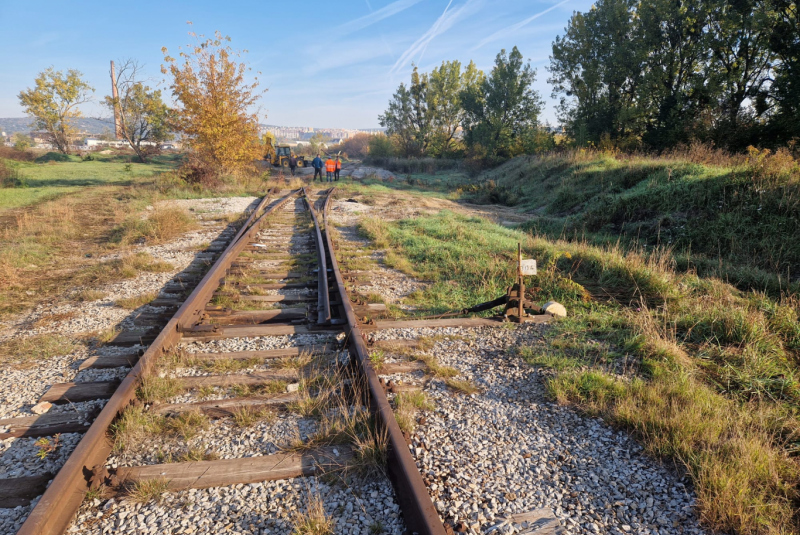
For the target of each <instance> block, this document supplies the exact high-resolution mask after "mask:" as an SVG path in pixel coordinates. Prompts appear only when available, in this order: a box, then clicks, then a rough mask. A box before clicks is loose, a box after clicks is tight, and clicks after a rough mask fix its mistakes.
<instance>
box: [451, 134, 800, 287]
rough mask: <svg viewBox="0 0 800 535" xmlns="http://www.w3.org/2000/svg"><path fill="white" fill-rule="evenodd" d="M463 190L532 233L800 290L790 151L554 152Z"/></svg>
mask: <svg viewBox="0 0 800 535" xmlns="http://www.w3.org/2000/svg"><path fill="white" fill-rule="evenodd" d="M465 189H466V190H467V191H468V192H469V193H468V195H469V196H471V197H472V198H474V199H476V200H481V201H484V202H487V201H488V202H495V203H503V204H509V205H514V206H519V207H520V208H522V209H525V210H527V211H529V212H532V213H534V214H535V217H533V218H532V219H531V220H530V221H529V222H528V223H526V224H525V225H524V228H525V229H526V230H529V231H531V232H533V233H538V234H544V235H547V236H549V237H551V238H558V237H566V238H571V239H579V240H580V239H587V240H590V241H591V242H592V243H595V244H613V243H615V242H619V243H621V244H622V245H624V246H625V248H628V247H629V246H631V247H633V248H638V247H641V248H643V249H645V250H646V251H652V250H654V249H657V248H659V247H666V248H669V249H670V250H671V251H672V253H673V260H671V261H672V262H674V267H675V268H676V269H679V270H681V271H695V272H697V273H698V274H700V275H702V276H716V277H720V278H723V279H726V280H730V281H731V282H733V283H734V284H735V285H737V286H738V287H740V288H752V289H757V290H766V291H768V292H769V293H770V294H771V295H774V296H778V295H780V293H781V292H782V291H783V292H786V291H789V292H797V291H798V289H800V285H798V283H797V274H798V273H800V242H798V240H797V239H795V238H796V236H798V235H800V219H798V217H797V214H798V210H800V164H798V162H797V160H795V159H794V158H792V156H791V154H789V153H788V152H787V151H785V150H783V151H779V152H777V153H775V154H771V153H770V152H769V151H759V150H756V149H752V150H751V151H750V152H749V153H748V154H747V155H742V156H729V155H725V154H724V153H721V152H719V151H713V150H710V149H708V148H707V147H702V146H695V147H693V148H692V149H690V150H687V151H682V152H675V153H672V154H669V155H665V156H662V157H659V158H654V157H647V156H623V155H620V154H616V153H613V152H596V151H573V152H568V153H558V154H555V153H554V154H550V155H544V156H537V157H523V158H517V159H515V160H512V161H510V162H508V163H507V164H505V165H503V166H501V167H499V168H498V169H496V170H494V171H490V172H488V173H486V174H485V175H483V177H482V180H481V181H480V182H479V184H477V185H474V186H466V187H465Z"/></svg>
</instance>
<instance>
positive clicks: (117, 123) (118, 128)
mask: <svg viewBox="0 0 800 535" xmlns="http://www.w3.org/2000/svg"><path fill="white" fill-rule="evenodd" d="M111 98H113V99H114V135H115V136H116V138H117V139H122V121H121V120H120V117H119V93H118V92H117V74H116V72H114V61H113V60H112V61H111Z"/></svg>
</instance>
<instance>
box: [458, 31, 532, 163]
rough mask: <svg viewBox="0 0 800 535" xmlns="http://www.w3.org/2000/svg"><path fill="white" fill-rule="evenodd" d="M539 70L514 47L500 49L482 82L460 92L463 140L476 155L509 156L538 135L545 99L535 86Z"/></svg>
mask: <svg viewBox="0 0 800 535" xmlns="http://www.w3.org/2000/svg"><path fill="white" fill-rule="evenodd" d="M535 79H536V72H535V71H534V70H533V69H532V68H531V66H530V63H524V62H523V58H522V54H521V53H520V51H519V49H517V47H516V46H515V47H514V48H513V49H512V50H511V53H510V54H506V51H505V50H501V51H500V53H499V54H498V55H497V57H496V58H495V64H494V68H493V69H492V72H491V73H490V74H489V76H488V77H486V78H484V80H483V81H482V82H481V83H480V84H476V85H475V86H474V87H469V88H467V89H465V90H464V91H463V92H462V93H461V101H462V106H463V108H464V119H463V122H462V126H463V128H464V141H465V143H466V145H467V147H468V148H469V149H470V150H472V151H473V152H474V153H475V154H480V155H482V156H485V157H489V158H510V157H513V156H516V155H517V154H520V153H521V152H522V151H523V147H524V146H525V142H526V139H528V138H530V137H531V136H534V135H535V134H536V129H537V127H538V120H539V114H540V113H541V110H542V99H541V97H540V96H539V94H538V93H537V92H536V91H535V90H534V89H533V87H532V86H533V82H534V81H535Z"/></svg>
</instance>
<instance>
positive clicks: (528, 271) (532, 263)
mask: <svg viewBox="0 0 800 535" xmlns="http://www.w3.org/2000/svg"><path fill="white" fill-rule="evenodd" d="M521 267H522V274H523V275H536V260H533V259H530V260H523V261H522V264H521Z"/></svg>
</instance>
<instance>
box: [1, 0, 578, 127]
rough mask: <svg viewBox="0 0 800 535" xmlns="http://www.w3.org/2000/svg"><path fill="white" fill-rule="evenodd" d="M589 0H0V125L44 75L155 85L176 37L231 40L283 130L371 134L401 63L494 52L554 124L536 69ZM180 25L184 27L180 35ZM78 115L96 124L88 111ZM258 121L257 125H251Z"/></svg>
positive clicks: (181, 40) (488, 58) (431, 63)
mask: <svg viewBox="0 0 800 535" xmlns="http://www.w3.org/2000/svg"><path fill="white" fill-rule="evenodd" d="M591 3H592V2H591V1H590V0H527V1H513V0H396V1H391V0H353V1H352V2H343V3H339V2H330V1H327V2H326V1H315V2H312V1H308V2H299V1H295V2H292V1H283V2H277V1H272V0H269V1H262V2H253V1H235V0H227V1H216V2H207V1H200V0H195V1H193V2H186V1H171V0H165V1H161V2H154V1H151V0H137V1H135V2H95V1H81V0H76V1H73V2H63V1H58V2H53V1H47V0H44V1H42V0H38V1H35V2H20V1H12V0H0V36H2V42H3V53H2V54H0V117H21V116H23V115H24V113H23V111H22V109H21V108H20V106H19V103H18V100H17V94H18V93H19V92H20V91H21V90H23V89H25V88H26V87H30V86H32V85H33V80H34V78H35V77H36V75H37V73H38V72H39V71H41V70H43V69H45V68H47V67H48V66H51V65H52V66H54V67H55V68H56V69H64V70H66V69H70V68H74V69H78V70H80V71H81V72H83V74H84V75H85V78H86V79H87V80H88V81H89V83H90V84H91V85H92V86H94V87H95V89H96V92H95V101H96V102H99V101H100V100H101V99H102V97H103V96H104V95H107V94H108V93H109V92H110V89H109V85H110V84H109V76H108V65H109V61H110V60H112V59H113V60H120V59H124V58H135V59H137V60H138V61H140V62H141V63H144V64H145V70H146V72H147V74H148V75H149V76H150V77H151V79H152V84H153V85H156V84H161V85H162V87H163V86H164V82H163V76H162V75H161V73H160V65H161V63H163V56H162V54H161V47H162V46H166V47H167V48H168V49H169V51H170V52H171V53H177V49H178V47H179V46H181V45H186V44H188V43H190V42H191V38H190V37H189V36H188V35H187V32H188V31H190V30H192V29H193V30H194V31H196V32H197V33H204V34H206V35H212V34H213V33H214V31H215V30H219V31H221V32H222V33H223V34H226V35H229V36H230V37H231V38H232V46H233V47H234V48H236V49H246V50H248V51H249V52H248V54H247V55H246V58H247V60H248V61H249V62H250V64H251V66H252V67H253V70H254V71H256V70H257V71H261V75H260V77H259V78H260V79H261V81H262V84H263V85H264V86H266V87H267V88H268V89H269V90H268V91H267V92H266V93H265V94H264V96H263V98H262V110H261V112H262V122H266V123H268V124H278V125H286V126H314V127H342V128H374V127H377V126H378V119H377V116H378V115H379V114H380V113H381V112H382V111H383V110H384V109H385V108H386V104H387V102H388V100H389V99H390V98H391V95H392V93H393V92H394V90H395V89H396V87H397V86H398V84H399V83H400V82H403V81H407V80H408V79H409V73H410V72H411V68H412V67H411V65H412V62H413V63H416V64H417V65H419V67H420V68H421V69H422V70H423V71H429V70H431V69H432V68H433V67H435V66H436V65H438V64H440V63H441V62H442V61H443V60H454V59H457V60H460V61H461V62H462V63H464V64H466V63H467V62H469V60H470V59H472V60H474V61H475V63H476V64H477V65H478V67H479V68H481V69H483V70H484V71H486V72H488V71H489V70H491V67H492V64H493V62H494V58H495V56H496V55H497V53H498V51H499V50H500V49H501V48H506V49H510V48H511V47H513V46H514V45H516V46H518V47H519V49H520V51H521V52H522V54H523V55H524V56H525V58H526V59H527V60H529V61H530V62H531V64H532V65H533V66H534V67H535V68H536V69H537V81H536V89H537V90H538V91H539V92H540V93H541V95H542V97H544V98H545V101H546V103H547V104H546V108H545V111H544V118H545V119H548V120H550V121H551V122H554V121H555V117H556V112H555V102H554V101H553V100H552V99H551V98H550V93H551V88H550V85H549V84H548V83H547V77H548V73H547V71H546V70H545V67H546V66H547V64H548V57H549V55H550V52H551V43H552V41H553V39H554V38H555V37H556V36H557V35H560V34H563V31H564V27H565V25H566V23H567V21H568V20H569V17H570V16H571V14H572V12H573V11H586V10H588V9H589V8H590V6H591ZM187 21H192V23H193V26H192V28H190V27H189V26H187V25H186V22H187ZM96 102H95V104H90V105H87V106H85V107H84V108H83V109H84V115H88V116H107V115H108V112H107V111H106V110H104V109H103V108H101V107H100V106H99V105H98V104H97V103H96ZM263 116H265V117H263Z"/></svg>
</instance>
